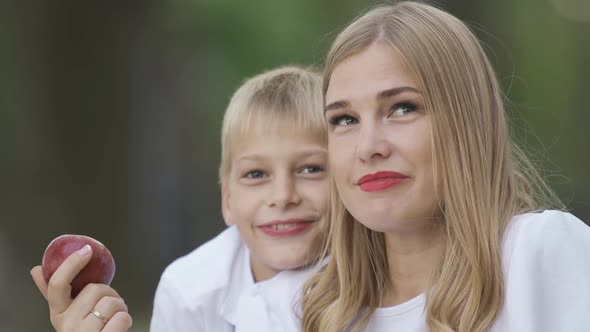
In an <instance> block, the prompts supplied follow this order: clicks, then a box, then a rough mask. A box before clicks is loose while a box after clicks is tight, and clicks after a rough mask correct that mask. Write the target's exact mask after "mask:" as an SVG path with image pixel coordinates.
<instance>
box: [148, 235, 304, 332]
mask: <svg viewBox="0 0 590 332" xmlns="http://www.w3.org/2000/svg"><path fill="white" fill-rule="evenodd" d="M249 256H250V255H249V251H248V249H247V248H246V246H245V245H244V243H243V242H242V240H241V239H240V235H239V233H238V231H237V229H236V228H235V227H230V228H228V229H226V230H225V231H223V232H222V233H221V234H219V235H218V236H217V237H215V238H214V239H212V240H210V241H208V242H207V243H205V244H203V245H202V246H200V247H199V248H197V249H195V250H194V251H192V252H191V253H189V254H188V255H186V256H184V257H181V258H178V259H177V260H175V261H174V262H173V263H172V264H170V265H169V266H168V267H167V268H166V270H165V271H164V273H163V274H162V277H161V278H160V283H159V284H158V288H157V290H156V296H155V299H154V310H153V315H152V320H151V326H150V331H151V332H233V331H236V332H254V331H256V332H258V331H260V329H262V330H263V331H264V330H266V331H275V330H274V329H273V326H276V325H280V323H279V322H278V321H276V319H275V318H274V317H271V316H270V314H269V311H270V310H269V308H268V306H267V302H266V301H262V298H265V299H273V296H272V295H271V294H282V293H285V292H283V291H278V290H277V287H282V285H286V286H288V287H292V288H293V289H297V286H298V285H299V283H297V284H290V283H289V282H279V283H276V282H275V279H276V277H275V278H271V279H269V280H267V281H264V282H259V283H254V280H253V277H252V272H251V269H250V260H249ZM292 282H299V280H297V279H295V280H293V281H292ZM289 294H290V293H289ZM273 301H277V302H281V303H288V302H289V301H288V300H287V299H282V298H277V299H273Z"/></svg>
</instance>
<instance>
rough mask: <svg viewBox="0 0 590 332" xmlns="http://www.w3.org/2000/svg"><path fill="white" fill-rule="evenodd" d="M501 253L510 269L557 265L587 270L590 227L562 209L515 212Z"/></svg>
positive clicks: (507, 269)
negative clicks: (516, 213)
mask: <svg viewBox="0 0 590 332" xmlns="http://www.w3.org/2000/svg"><path fill="white" fill-rule="evenodd" d="M502 256H503V260H504V268H505V270H506V271H507V272H509V271H511V270H521V269H523V268H524V269H525V270H526V267H528V269H540V270H545V269H549V270H550V269H554V268H557V267H562V268H564V267H565V268H566V270H575V269H579V268H586V269H588V267H589V266H590V227H588V225H586V224H584V222H582V221H581V220H580V219H578V218H577V217H575V216H574V215H572V214H570V213H567V212H563V211H556V210H546V211H542V212H533V213H525V214H520V215H516V216H514V217H513V218H512V220H511V221H510V223H509V224H508V226H507V229H506V232H505V234H504V241H503V253H502ZM582 265H583V266H582ZM584 266H585V267H584ZM540 270H539V271H540ZM589 272H590V271H589Z"/></svg>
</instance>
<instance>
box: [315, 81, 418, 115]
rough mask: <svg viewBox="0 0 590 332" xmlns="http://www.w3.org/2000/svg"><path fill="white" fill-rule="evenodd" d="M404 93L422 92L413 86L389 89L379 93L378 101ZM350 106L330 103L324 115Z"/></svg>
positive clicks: (341, 102) (340, 101) (343, 102)
mask: <svg viewBox="0 0 590 332" xmlns="http://www.w3.org/2000/svg"><path fill="white" fill-rule="evenodd" d="M404 92H415V93H418V94H419V93H420V91H419V90H418V89H416V88H414V87H411V86H400V87H397V88H391V89H387V90H383V91H381V92H379V93H378V94H377V99H386V98H389V97H393V96H397V95H399V94H401V93H404ZM349 106H350V103H349V102H348V101H347V100H337V101H335V102H333V103H329V104H328V105H326V107H325V108H324V113H326V112H328V111H332V110H335V109H339V108H347V107H349Z"/></svg>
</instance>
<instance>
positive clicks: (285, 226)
mask: <svg viewBox="0 0 590 332" xmlns="http://www.w3.org/2000/svg"><path fill="white" fill-rule="evenodd" d="M294 226H295V224H275V225H272V229H274V230H275V231H278V230H284V229H289V228H292V227H294Z"/></svg>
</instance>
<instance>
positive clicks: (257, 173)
mask: <svg viewBox="0 0 590 332" xmlns="http://www.w3.org/2000/svg"><path fill="white" fill-rule="evenodd" d="M244 177H245V178H247V179H262V178H263V177H264V172H263V171H260V170H255V171H250V172H248V173H246V174H245V175H244Z"/></svg>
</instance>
